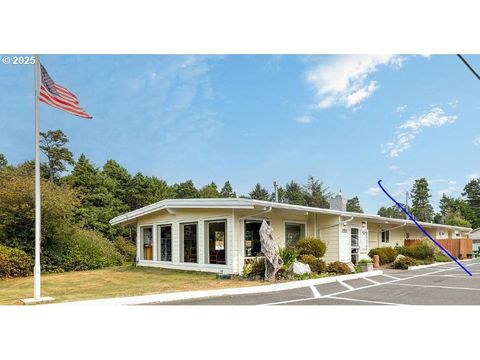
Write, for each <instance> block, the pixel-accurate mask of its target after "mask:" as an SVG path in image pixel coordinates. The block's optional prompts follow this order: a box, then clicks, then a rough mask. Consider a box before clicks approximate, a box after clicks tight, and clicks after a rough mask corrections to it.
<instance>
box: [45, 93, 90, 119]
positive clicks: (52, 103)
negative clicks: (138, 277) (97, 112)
mask: <svg viewBox="0 0 480 360" xmlns="http://www.w3.org/2000/svg"><path fill="white" fill-rule="evenodd" d="M39 100H40V101H42V102H44V103H45V104H48V105H50V106H52V107H54V108H57V109H60V110H63V111H65V112H67V113H69V114H71V115H76V116H80V117H83V118H87V119H91V118H92V117H91V116H90V115H88V114H87V113H85V112H78V111H75V110H70V109H67V108H65V107H64V106H61V105H58V104H56V103H55V102H53V101H52V100H51V99H49V98H48V97H45V96H44V95H43V94H42V95H40V98H39Z"/></svg>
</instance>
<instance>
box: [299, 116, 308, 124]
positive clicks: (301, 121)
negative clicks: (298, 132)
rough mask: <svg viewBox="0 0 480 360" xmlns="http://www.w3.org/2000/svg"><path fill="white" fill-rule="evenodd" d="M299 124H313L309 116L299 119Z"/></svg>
mask: <svg viewBox="0 0 480 360" xmlns="http://www.w3.org/2000/svg"><path fill="white" fill-rule="evenodd" d="M297 122H299V123H300V124H310V123H311V122H312V118H311V117H310V116H308V115H302V116H299V117H297Z"/></svg>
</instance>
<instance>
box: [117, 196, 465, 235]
mask: <svg viewBox="0 0 480 360" xmlns="http://www.w3.org/2000/svg"><path fill="white" fill-rule="evenodd" d="M269 208H273V209H284V210H291V211H301V212H311V213H319V214H330V215H337V216H345V217H356V218H361V219H367V220H373V221H377V222H382V223H389V224H399V225H401V224H406V225H408V224H410V225H414V222H413V221H411V220H404V219H394V218H388V217H382V216H379V215H375V214H364V213H356V212H349V211H340V210H332V209H322V208H317V207H311V206H302V205H292V204H285V203H278V202H272V201H264V200H254V199H243V198H215V199H166V200H162V201H159V202H156V203H153V204H150V205H147V206H145V207H142V208H140V209H137V210H133V211H130V212H128V213H126V214H122V215H119V216H117V217H115V218H113V219H111V220H110V224H111V225H118V224H122V223H125V222H130V221H132V220H134V219H136V218H139V217H141V216H144V215H148V214H151V213H154V212H157V211H160V210H173V209H251V210H259V211H261V210H268V209H269ZM418 223H419V224H420V225H425V226H428V227H439V228H444V229H445V228H446V229H454V230H460V231H471V230H472V229H471V228H466V227H461V226H452V225H444V224H433V223H426V222H418Z"/></svg>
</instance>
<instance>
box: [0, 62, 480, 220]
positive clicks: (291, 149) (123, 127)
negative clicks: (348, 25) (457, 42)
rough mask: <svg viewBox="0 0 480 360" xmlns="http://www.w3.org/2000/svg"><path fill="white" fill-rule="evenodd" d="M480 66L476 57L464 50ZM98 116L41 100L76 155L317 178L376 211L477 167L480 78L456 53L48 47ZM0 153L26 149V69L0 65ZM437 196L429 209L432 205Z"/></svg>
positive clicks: (182, 168) (128, 163)
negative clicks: (71, 51)
mask: <svg viewBox="0 0 480 360" xmlns="http://www.w3.org/2000/svg"><path fill="white" fill-rule="evenodd" d="M466 57H467V59H468V60H469V61H470V62H471V64H472V65H473V66H474V67H476V68H477V69H478V70H480V57H479V56H468V55H467V56H466ZM42 63H43V64H44V65H45V67H46V68H47V70H48V71H49V73H50V75H51V76H52V78H53V79H54V80H55V81H56V82H58V83H59V84H61V85H63V86H65V87H67V88H68V89H70V90H71V91H72V92H74V93H75V94H76V95H77V96H78V97H79V100H80V103H81V105H82V106H83V107H84V109H85V110H86V111H87V112H88V113H90V114H92V115H93V116H94V119H93V120H90V121H88V120H84V119H81V118H77V117H74V116H71V115H68V114H66V113H63V112H62V111H59V110H56V109H53V108H50V107H49V106H47V105H45V104H40V122H41V129H42V131H46V130H49V129H57V128H60V129H62V130H63V131H64V132H65V133H66V134H67V136H68V137H69V139H70V145H69V146H70V148H71V150H72V151H73V152H74V154H75V156H76V157H78V156H79V155H80V154H81V153H85V154H86V155H87V157H88V158H90V159H91V160H92V161H93V162H94V163H95V164H96V165H97V166H102V165H103V164H104V163H105V161H106V160H107V159H110V158H113V159H115V160H117V161H118V162H119V163H121V164H122V165H123V166H125V167H126V168H127V169H128V170H129V171H130V172H131V173H136V172H138V171H140V172H142V173H144V174H146V175H155V176H157V177H160V178H163V179H165V180H167V181H168V182H169V183H174V182H181V181H185V180H187V179H192V180H193V181H194V182H195V184H196V185H197V186H202V185H205V184H206V183H208V182H210V181H215V182H216V183H217V184H218V185H219V186H221V185H222V184H223V183H224V181H225V180H230V181H231V183H232V185H233V187H234V189H235V190H236V191H237V194H239V195H240V194H246V193H248V192H249V191H250V190H251V188H252V187H253V186H254V185H255V183H256V182H260V183H262V184H263V185H264V186H265V187H267V188H269V189H272V185H271V184H272V181H273V180H277V181H279V182H280V183H281V184H282V185H284V184H285V183H286V182H287V181H289V180H295V181H298V182H300V183H304V182H305V181H306V179H307V177H308V175H310V174H311V175H314V176H315V177H317V178H319V179H320V180H322V181H324V183H325V184H326V185H327V186H329V187H330V189H331V190H334V191H337V190H338V189H340V188H341V189H342V191H343V193H345V195H346V196H347V197H352V196H355V195H357V196H359V197H360V201H361V204H362V206H363V208H364V210H366V211H368V212H373V213H376V211H377V210H378V208H379V207H380V206H382V205H387V206H390V205H391V204H390V202H389V200H388V199H387V198H386V197H385V196H384V195H383V194H381V193H380V192H379V189H378V187H377V185H376V183H377V180H378V179H383V183H384V185H385V187H386V188H387V189H389V190H390V191H391V192H392V193H393V194H394V195H396V196H398V197H399V199H400V200H403V199H404V192H405V190H407V189H410V188H411V185H412V183H413V180H414V179H416V178H419V177H426V178H427V179H428V180H429V182H430V188H431V194H432V195H433V197H432V200H434V201H438V198H439V197H440V194H441V193H442V192H446V193H448V194H450V195H453V196H458V195H459V194H460V193H461V191H462V188H463V186H464V185H465V183H466V182H467V181H468V179H469V178H471V177H475V176H480V164H479V161H478V158H479V154H480V126H479V122H478V116H479V113H480V103H479V100H478V99H479V98H480V97H479V95H480V84H479V82H478V80H477V79H475V78H474V76H473V75H472V74H471V73H470V72H469V71H468V69H467V68H466V67H465V66H464V65H463V64H462V63H461V62H460V60H459V59H458V58H457V57H456V56H453V55H432V56H420V55H418V56H404V55H401V56H392V55H352V56H347V55H338V56H305V55H299V56H292V55H287V56H280V55H275V56H263V55H262V56H260V55H251V56H247V55H226V56H189V55H178V56H177V55H176V56H165V55H151V56H150V55H149V56H143V55H93V56H90V55H68V56H66V55H45V56H43V57H42ZM0 79H1V81H2V85H3V86H2V88H1V90H0V92H1V94H0V95H1V96H0V152H1V153H4V154H5V155H6V156H7V158H8V160H9V161H10V162H11V163H18V162H21V161H24V160H27V159H31V158H33V156H34V153H33V150H34V147H33V139H34V138H33V136H34V130H33V83H32V80H33V68H32V67H31V66H26V65H11V64H10V65H3V64H1V65H0ZM436 204H437V203H436V202H433V205H436Z"/></svg>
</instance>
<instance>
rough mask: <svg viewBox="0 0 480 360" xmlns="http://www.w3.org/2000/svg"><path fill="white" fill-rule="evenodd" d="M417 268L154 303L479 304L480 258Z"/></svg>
mask: <svg viewBox="0 0 480 360" xmlns="http://www.w3.org/2000/svg"><path fill="white" fill-rule="evenodd" d="M463 264H464V266H466V267H467V268H468V269H469V271H470V272H471V273H472V274H473V276H472V277H471V276H468V275H467V274H466V273H465V272H464V271H463V270H462V269H460V268H459V267H458V266H457V265H456V264H451V263H449V264H444V265H439V266H434V267H429V268H424V269H417V270H410V271H405V270H385V271H384V274H383V275H379V276H374V277H370V278H365V279H356V280H349V281H337V282H335V283H330V284H324V285H317V286H309V287H305V288H300V289H295V290H286V291H278V292H271V293H261V294H248V295H235V296H220V297H211V298H203V299H196V300H185V301H176V302H169V303H158V304H155V305H480V261H479V260H473V261H469V262H465V263H463Z"/></svg>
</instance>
